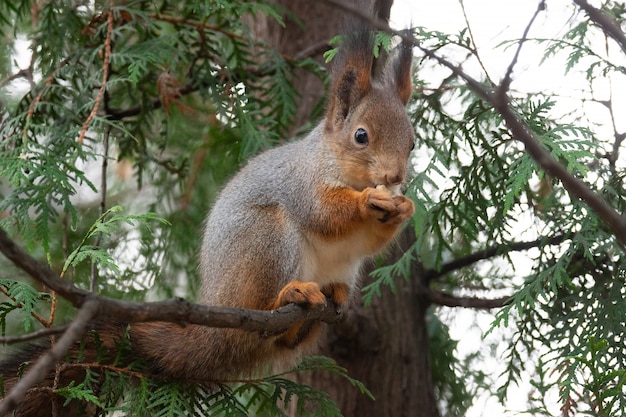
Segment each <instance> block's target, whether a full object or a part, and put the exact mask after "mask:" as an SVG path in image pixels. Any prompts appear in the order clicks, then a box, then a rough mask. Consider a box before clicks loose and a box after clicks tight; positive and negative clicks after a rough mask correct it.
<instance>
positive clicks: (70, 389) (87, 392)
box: [54, 381, 102, 407]
mask: <svg viewBox="0 0 626 417" xmlns="http://www.w3.org/2000/svg"><path fill="white" fill-rule="evenodd" d="M54 392H55V394H58V395H60V396H62V397H65V398H66V399H65V403H64V404H63V405H64V406H65V405H67V404H69V402H70V401H71V400H80V401H87V402H90V403H92V404H95V405H97V406H98V407H102V403H101V402H100V400H99V399H98V397H97V396H96V395H94V393H93V391H92V390H91V389H88V388H86V387H85V385H84V383H82V382H81V383H79V384H76V381H71V382H70V384H69V385H68V386H66V387H63V388H57V389H56V390H54Z"/></svg>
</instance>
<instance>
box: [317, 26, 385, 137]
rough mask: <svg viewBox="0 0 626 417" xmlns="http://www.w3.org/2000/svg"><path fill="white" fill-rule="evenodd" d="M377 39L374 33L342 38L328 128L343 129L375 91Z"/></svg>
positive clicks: (331, 96)
mask: <svg viewBox="0 0 626 417" xmlns="http://www.w3.org/2000/svg"><path fill="white" fill-rule="evenodd" d="M373 48H374V38H373V35H372V34H371V32H368V31H358V32H352V33H349V34H347V35H344V36H343V37H342V41H341V43H340V45H339V52H338V53H337V56H335V63H334V67H333V76H332V89H331V91H330V97H329V102H328V110H327V112H326V127H327V128H328V129H330V130H334V128H336V127H338V126H339V125H341V124H342V123H343V122H344V121H345V119H346V117H348V114H349V113H350V111H351V110H352V109H354V107H356V106H357V105H358V103H359V102H360V101H361V99H362V98H363V97H364V96H365V95H367V93H369V91H370V89H371V88H372V62H373Z"/></svg>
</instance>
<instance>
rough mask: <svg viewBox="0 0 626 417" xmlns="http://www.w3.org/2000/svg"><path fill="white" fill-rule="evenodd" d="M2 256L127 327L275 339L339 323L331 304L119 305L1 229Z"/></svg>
mask: <svg viewBox="0 0 626 417" xmlns="http://www.w3.org/2000/svg"><path fill="white" fill-rule="evenodd" d="M0 252H2V253H3V254H4V255H5V256H6V257H7V258H8V259H9V260H11V261H12V262H13V263H14V264H15V265H16V266H18V267H19V268H21V269H22V270H23V271H25V272H26V273H28V274H29V275H30V276H31V277H33V278H34V279H36V280H37V281H39V282H41V283H43V284H45V285H46V286H47V287H48V288H50V289H52V290H54V291H56V292H57V293H58V294H59V295H61V296H62V297H63V298H65V299H67V300H68V301H69V302H71V303H72V305H74V306H75V307H77V308H81V307H82V306H83V305H84V304H85V303H86V302H88V301H90V302H96V303H97V305H98V308H99V313H98V314H99V316H100V317H108V318H112V319H116V320H119V321H122V322H127V323H131V322H145V321H167V322H173V323H181V324H186V323H190V324H199V325H203V326H210V327H230V328H238V329H242V330H247V331H258V332H261V333H262V334H263V335H273V334H279V333H281V332H283V331H285V330H287V329H288V328H289V327H291V326H292V325H294V324H295V323H297V322H299V321H302V320H321V321H324V322H327V323H335V322H337V320H338V319H339V315H338V314H337V311H336V309H335V308H334V306H333V305H332V303H329V304H330V305H328V306H322V307H320V308H303V307H300V306H297V305H288V306H285V307H281V308H279V309H277V310H273V311H264V310H248V309H243V308H234V307H215V306H207V305H202V304H192V303H189V302H188V301H185V300H183V299H181V298H174V299H170V300H165V301H154V302H143V303H141V302H130V301H120V300H116V299H113V298H108V297H103V296H101V295H98V294H94V293H90V292H88V291H85V290H83V289H81V288H78V287H76V286H75V285H74V284H72V283H71V282H69V281H67V280H63V279H61V278H60V277H59V276H58V275H57V274H56V273H55V272H54V271H53V270H52V269H50V268H49V267H48V265H46V264H43V263H41V262H39V261H38V260H36V259H35V258H33V257H32V256H31V255H30V254H28V253H27V252H26V251H24V249H22V248H20V247H19V246H18V245H17V244H16V243H15V242H14V241H13V240H12V239H11V238H10V237H9V236H8V235H7V233H6V232H5V231H4V230H3V229H2V228H0Z"/></svg>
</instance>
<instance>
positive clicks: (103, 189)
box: [89, 123, 111, 292]
mask: <svg viewBox="0 0 626 417" xmlns="http://www.w3.org/2000/svg"><path fill="white" fill-rule="evenodd" d="M110 133H111V125H110V124H108V123H107V125H106V126H105V127H104V134H103V138H102V146H103V147H104V154H103V155H102V167H101V170H100V176H101V179H100V216H99V217H100V218H102V216H104V213H105V212H106V208H107V202H106V201H107V171H108V165H109V135H110ZM101 240H102V232H99V233H98V235H97V236H96V241H95V243H94V245H95V246H96V247H100V243H101ZM97 279H98V265H97V264H96V262H95V261H93V260H92V261H91V278H90V280H89V291H91V292H94V291H95V290H96V281H97Z"/></svg>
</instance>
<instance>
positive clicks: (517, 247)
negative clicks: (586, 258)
mask: <svg viewBox="0 0 626 417" xmlns="http://www.w3.org/2000/svg"><path fill="white" fill-rule="evenodd" d="M567 238H568V236H566V235H558V236H552V237H547V238H546V237H542V238H539V239H536V240H532V241H527V242H510V243H503V244H500V245H493V246H490V247H488V248H485V249H482V250H479V251H476V252H474V253H470V254H469V255H466V256H462V257H460V258H457V259H453V260H452V261H450V262H446V263H444V264H443V265H441V268H439V269H428V270H426V271H424V282H427V283H428V282H431V281H432V280H433V279H436V278H439V277H442V276H444V275H446V274H449V273H450V272H454V271H457V270H459V269H461V268H465V267H467V266H470V265H473V264H475V263H476V262H479V261H482V260H485V259H490V258H493V257H494V256H500V255H506V254H507V253H509V252H519V251H524V250H528V249H532V248H538V247H541V246H546V245H558V244H560V243H562V242H563V241H565V239H567Z"/></svg>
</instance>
